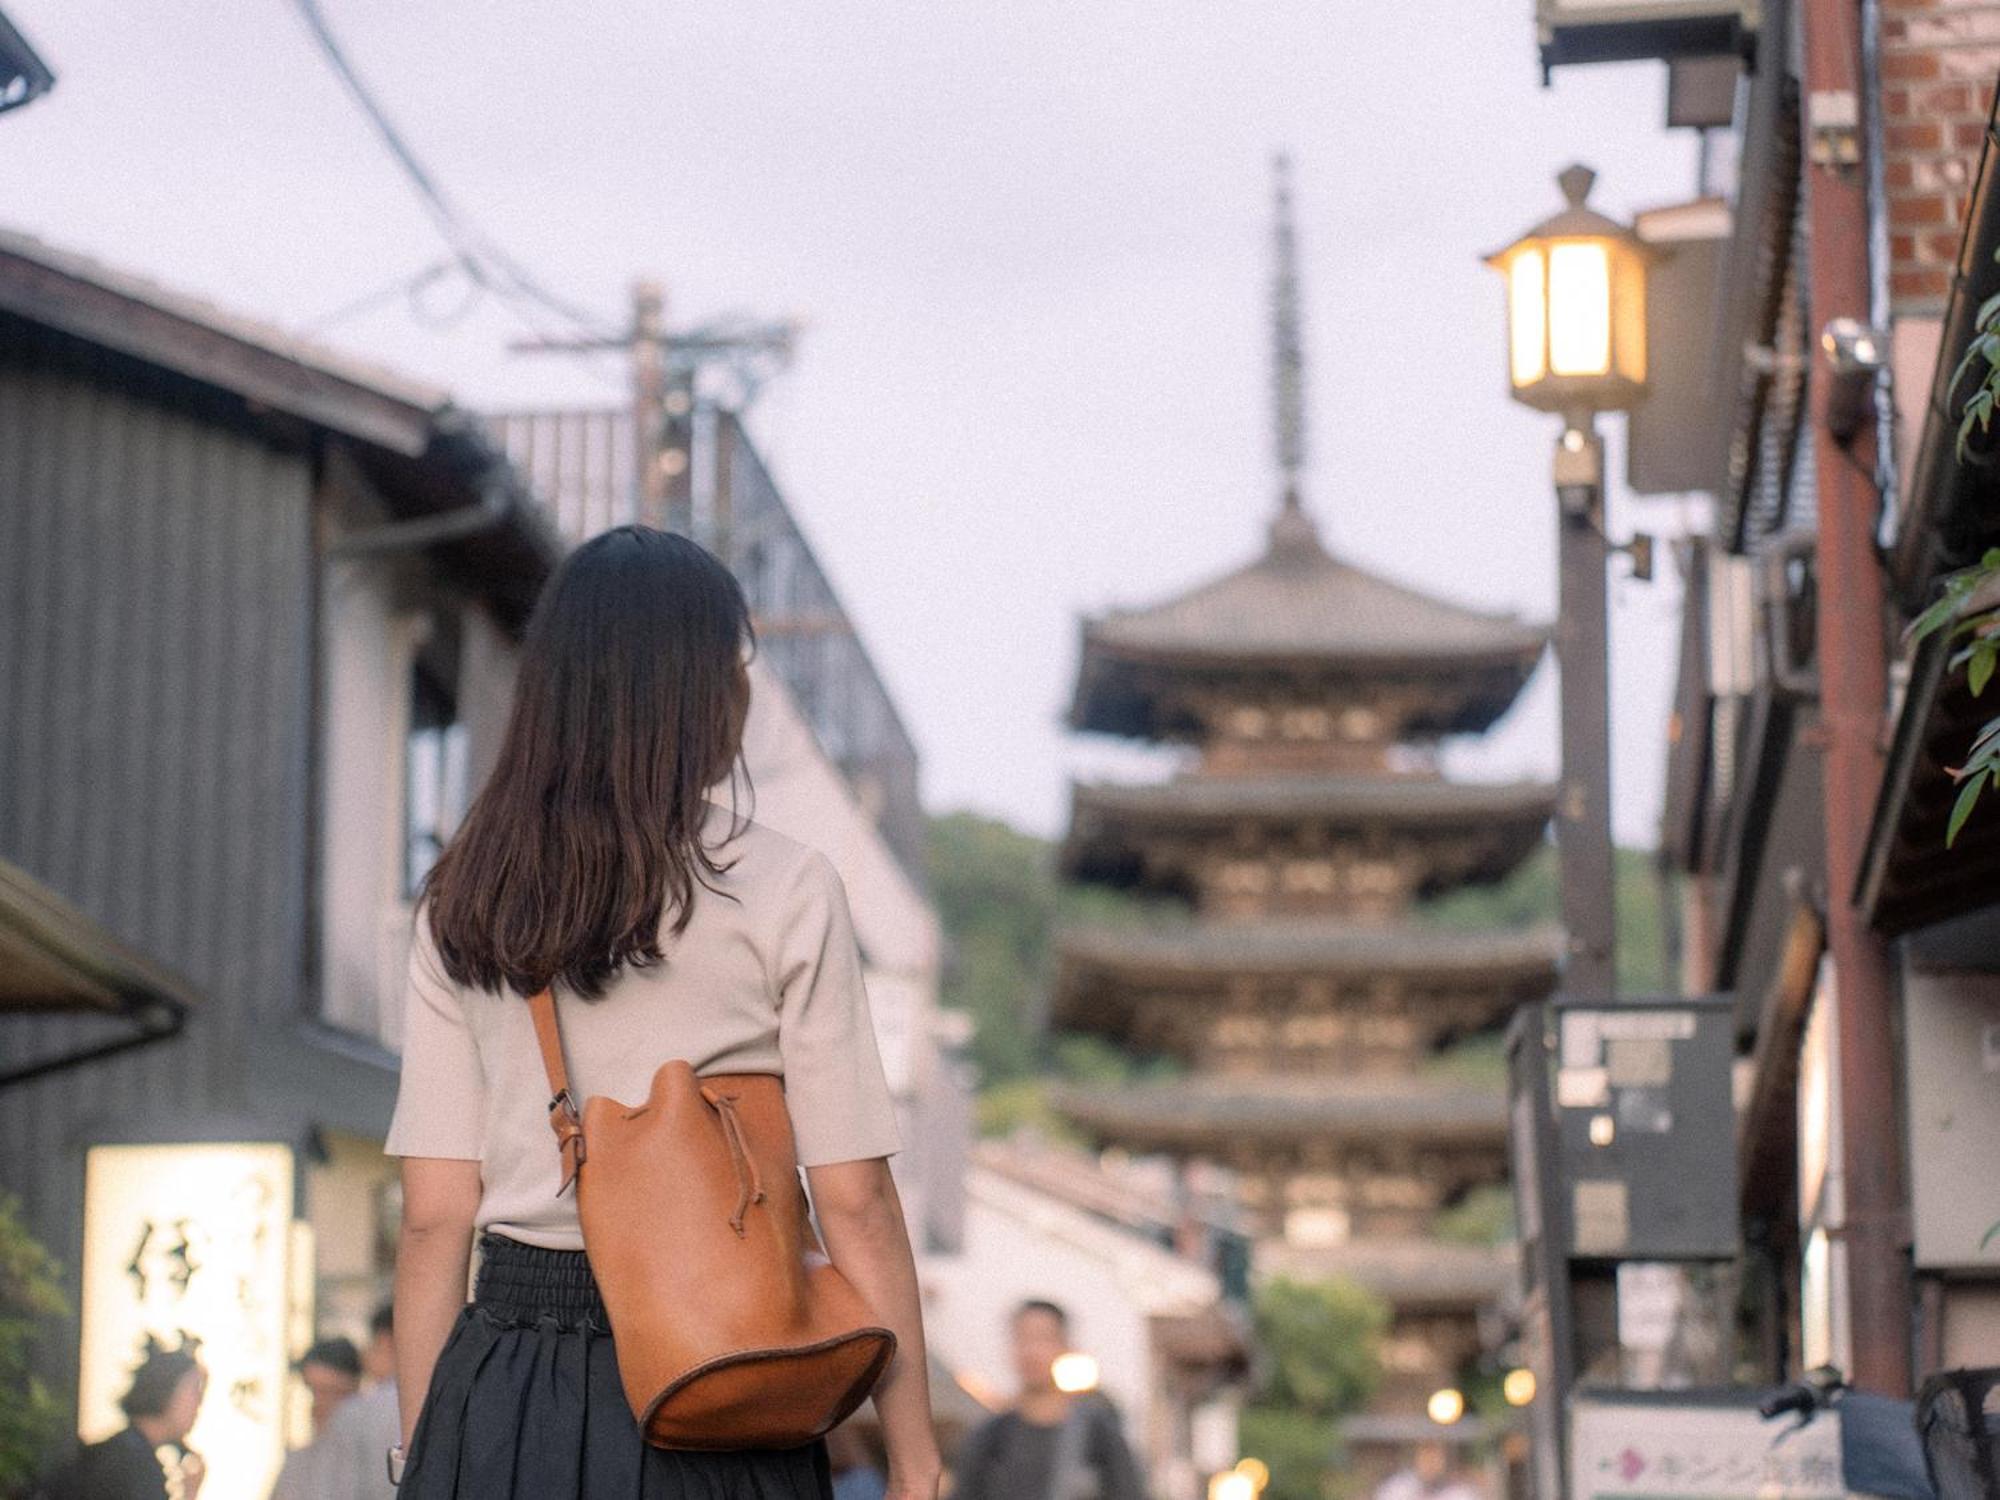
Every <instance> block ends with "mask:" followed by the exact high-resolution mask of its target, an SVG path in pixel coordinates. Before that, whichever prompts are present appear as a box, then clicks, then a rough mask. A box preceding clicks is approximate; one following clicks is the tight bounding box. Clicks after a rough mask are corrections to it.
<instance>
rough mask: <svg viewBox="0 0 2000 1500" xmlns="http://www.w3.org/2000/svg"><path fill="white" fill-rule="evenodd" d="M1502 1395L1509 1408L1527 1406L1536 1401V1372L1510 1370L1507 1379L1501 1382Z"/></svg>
mask: <svg viewBox="0 0 2000 1500" xmlns="http://www.w3.org/2000/svg"><path fill="white" fill-rule="evenodd" d="M1500 1394H1501V1395H1502V1396H1503V1397H1504V1398H1506V1402H1507V1404H1508V1405H1509V1406H1527V1405H1528V1404H1529V1403H1531V1402H1532V1401H1533V1400H1534V1399H1535V1372H1534V1371H1533V1370H1509V1371H1508V1372H1507V1378H1506V1379H1505V1380H1503V1381H1501V1382H1500Z"/></svg>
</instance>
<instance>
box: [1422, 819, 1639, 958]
mask: <svg viewBox="0 0 2000 1500" xmlns="http://www.w3.org/2000/svg"><path fill="white" fill-rule="evenodd" d="M1612 869H1613V875H1614V878H1615V880H1616V882H1617V894H1616V898H1615V899H1616V902H1617V913H1616V915H1617V922H1618V988H1619V989H1620V990H1621V991H1622V992H1623V993H1625V994H1628V995H1643V994H1657V993H1661V992H1664V991H1669V990H1672V989H1673V988H1674V980H1675V976H1674V974H1673V972H1672V968H1671V965H1670V962H1669V959H1670V955H1669V954H1668V952H1667V934H1666V929H1665V927H1664V925H1663V924H1662V922H1661V920H1660V872H1659V866H1658V863H1657V860H1656V858H1655V856H1654V855H1653V853H1652V852H1651V851H1650V850H1646V849H1619V850H1617V851H1615V855H1614V862H1613V866H1612ZM1560 870H1561V866H1560V863H1559V859H1558V856H1557V853H1556V848H1555V845H1553V844H1544V845H1543V846H1542V847H1541V848H1539V849H1537V850H1536V851H1535V852H1534V854H1533V855H1531V856H1530V857H1529V858H1527V859H1526V860H1524V861H1522V863H1521V866H1520V868H1519V869H1517V870H1515V871H1514V873H1513V874H1511V875H1509V876H1508V877H1507V878H1506V879H1505V880H1502V881H1499V882H1496V883H1495V884H1493V885H1485V886H1468V887H1466V888H1464V889H1462V890H1457V891H1453V892H1452V893H1451V894H1450V895H1448V896H1445V897H1442V898H1441V899H1439V900H1436V901H1432V902H1429V903H1427V904H1426V905H1424V906H1422V907H1419V908H1418V910H1417V919H1418V920H1419V921H1421V922H1425V923H1429V924H1431V925H1433V926H1438V927H1449V928H1453V929H1456V930H1460V931H1467V930H1470V931H1486V932H1494V931H1504V930H1507V929H1510V928H1512V929H1519V928H1522V927H1532V926H1534V925H1536V924H1537V923H1542V922H1549V923H1559V922H1560V921H1561V920H1562V887H1561V884H1560Z"/></svg>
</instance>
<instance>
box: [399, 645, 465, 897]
mask: <svg viewBox="0 0 2000 1500" xmlns="http://www.w3.org/2000/svg"><path fill="white" fill-rule="evenodd" d="M458 660H459V635H458V629H457V621H456V620H454V619H452V618H450V617H448V616H444V615H435V616H433V617H432V618H431V621H430V628H429V630H428V631H427V632H426V633H425V635H424V638H423V639H422V640H421V641H420V642H419V643H418V645H417V650H416V654H415V658H414V660H413V661H412V663H411V666H410V682H409V692H410V729H409V735H408V737H407V738H406V739H405V740H404V744H403V895H404V896H405V897H406V898H414V897H415V896H416V894H417V890H418V888H419V887H420V886H421V885H422V884H423V879H424V877H425V876H426V875H428V874H429V873H430V869H431V866H432V865H434V864H436V863H437V857H438V855H440V854H441V853H443V852H444V846H445V844H446V843H447V842H448V841H449V840H450V838H451V836H452V834H453V833H455V832H456V831H457V829H458V825H459V822H460V820H461V819H463V818H464V817H465V809H466V806H467V803H468V802H469V800H470V797H471V791H470V777H469V774H468V757H467V747H468V738H467V735H466V729H465V725H464V724H463V723H461V722H460V721H459V713H458Z"/></svg>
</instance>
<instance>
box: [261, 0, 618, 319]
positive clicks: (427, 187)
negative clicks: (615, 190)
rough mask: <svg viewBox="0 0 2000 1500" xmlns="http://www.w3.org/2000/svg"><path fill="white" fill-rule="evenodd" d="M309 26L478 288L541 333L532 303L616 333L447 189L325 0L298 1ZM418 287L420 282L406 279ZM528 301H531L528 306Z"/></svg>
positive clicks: (472, 282) (322, 51) (467, 276)
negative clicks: (377, 91)
mask: <svg viewBox="0 0 2000 1500" xmlns="http://www.w3.org/2000/svg"><path fill="white" fill-rule="evenodd" d="M293 3H294V5H295V6H296V8H297V9H298V12H299V15H300V17H301V18H302V19H303V20H304V21H305V23H306V29H307V30H308V31H310V32H311V33H312V37H313V40H314V42H315V43H316V44H317V45H318V47H319V50H320V53H321V55H322V56H323V57H324V58H325V59H326V62H327V65H328V66H329V67H331V68H332V69H333V71H334V73H335V75H336V76H337V77H338V78H339V79H340V81H341V83H342V85H343V86H345V88H346V89H347V92H348V94H349V95H350V96H351V97H352V98H353V100H354V102H355V104H356V105H357V106H358V107H359V108H360V110H361V112H362V114H364V115H365V116H367V118H368V122H369V124H370V125H372V126H373V127H374V129H375V133H376V134H377V135H378V136H380V137H381V139H382V144H383V145H384V146H385V147H386V148H387V149H388V152H389V155H390V156H391V157H392V158H394V160H395V162H396V164H397V166H398V167H400V168H401V169H402V172H403V175H404V176H405V177H407V178H408V179H409V181H410V185H411V186H412V187H413V188H414V189H415V190H416V193H417V196H418V197H419V198H420V199H421V200H422V201H423V204H424V207H425V209H426V210H427V211H428V212H429V214H430V216H431V219H432V221H433V222H434V223H435V224H436V226H437V229H438V232H439V234H441V235H442V236H443V237H444V241H445V243H446V244H447V245H448V246H449V247H450V248H451V251H452V256H453V259H454V260H455V261H456V262H457V264H458V267H459V269H460V270H462V271H463V272H464V273H465V276H466V278H467V280H468V281H469V282H471V284H472V285H473V286H474V287H477V288H480V289H483V290H485V291H490V292H492V293H493V294H494V295H496V296H498V297H499V298H500V299H501V300H502V301H504V302H506V303H507V304H508V305H509V306H510V307H512V308H513V309H514V311H515V312H516V314H517V315H518V316H520V318H521V320H522V322H524V323H525V324H527V325H528V327H529V328H530V329H531V330H532V331H533V332H535V333H537V334H544V333H545V329H544V328H543V327H542V326H541V325H540V324H539V323H538V322H537V320H536V319H535V318H534V317H533V316H531V315H530V313H529V311H528V307H529V306H533V307H536V308H538V309H540V310H541V311H543V312H546V313H552V314H554V315H555V316H556V317H558V318H560V319H561V320H562V321H563V322H565V323H567V324H569V325H570V326H571V327H572V328H573V329H574V330H576V331H577V332H580V333H583V334H585V335H586V336H588V337H591V338H600V339H602V338H616V337H618V332H617V330H614V329H612V328H610V327H609V326H607V325H606V324H605V322H604V321H603V320H602V319H601V318H598V317H597V316H595V315H594V314H592V313H591V312H590V311H588V310H587V309H585V308H583V307H580V306H579V305H577V304H576V303H574V302H571V301H570V300H569V299H568V298H566V297H562V296H560V295H558V294H557V293H555V292H552V291H550V290H549V288H548V287H546V286H544V285H543V284H542V283H541V281H540V280H539V279H537V278H536V277H535V276H534V275H533V273H532V272H530V271H529V270H528V269H527V268H526V267H525V266H523V265H522V264H521V263H520V262H519V261H517V260H516V259H514V257H513V256H512V255H510V254H508V252H507V251H506V249H505V248H504V247H502V246H501V245H500V244H499V243H498V242H497V241H495V240H494V239H493V238H492V236H490V235H488V234H486V233H485V232H484V231H483V230H481V229H480V228H479V227H478V226H477V225H476V224H475V223H473V222H472V220H471V219H470V218H468V217H467V216H466V215H465V214H463V213H462V212H460V211H459V209H458V207H457V205H456V204H454V203H453V202H452V201H451V198H450V196H449V195H448V194H447V193H446V192H445V191H444V188H443V186H442V185H441V184H440V183H439V182H438V180H437V178H436V176H435V175H434V174H433V173H432V172H431V171H430V169H429V168H427V167H426V166H425V165H424V163H423V161H422V160H421V159H420V158H419V157H418V156H417V154H416V152H415V151H413V150H412V149H411V148H410V146H409V144H408V142H406V141H405V140H404V139H403V137H402V134H401V132H400V131H398V130H397V128H396V126H395V123H394V122H393V121H392V120H391V119H390V118H389V116H388V113H387V112H386V111H385V110H384V109H383V108H382V106H381V104H380V103H379V102H378V101H377V100H376V98H375V96H374V94H373V93H372V92H370V90H369V88H368V85H367V84H366V83H365V82H364V81H363V80H362V78H361V75H360V74H359V73H358V72H356V71H355V68H354V65H353V63H352V62H350V61H349V60H348V57H347V54H346V52H345V51H344V50H342V48H341V45H340V41H339V38H337V37H336V36H335V35H334V34H333V29H332V27H331V26H330V25H328V23H327V19H326V13H325V12H324V11H323V10H322V9H321V7H320V4H319V0H293ZM405 284H406V285H412V286H414V284H415V283H414V281H412V282H409V283H405ZM524 304H525V305H524Z"/></svg>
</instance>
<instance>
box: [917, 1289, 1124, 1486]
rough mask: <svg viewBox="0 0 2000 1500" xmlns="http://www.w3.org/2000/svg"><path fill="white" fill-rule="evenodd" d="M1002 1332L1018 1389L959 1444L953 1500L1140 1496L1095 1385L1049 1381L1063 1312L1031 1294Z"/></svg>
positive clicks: (1065, 1325)
mask: <svg viewBox="0 0 2000 1500" xmlns="http://www.w3.org/2000/svg"><path fill="white" fill-rule="evenodd" d="M1009 1331H1010V1332H1011V1334H1012V1336H1013V1349H1014V1374H1015V1377H1016V1379H1018V1380H1019V1381H1020V1385H1021V1390H1020V1394H1019V1396H1017V1397H1016V1398H1015V1401H1014V1404H1013V1406H1011V1407H1010V1408H1009V1409H1007V1410H1006V1411H1003V1412H1001V1413H999V1414H998V1415H997V1416H993V1417H989V1418H987V1420H986V1421H984V1422H982V1423H981V1424H980V1425H979V1426H978V1427H976V1428H974V1429H973V1431H972V1432H971V1434H970V1435H969V1436H968V1437H967V1438H966V1439H965V1442H964V1443H963V1444H962V1445H961V1446H960V1448H959V1451H958V1455H957V1458H956V1460H955V1462H954V1463H953V1465H952V1474H953V1477H954V1479H955V1481H956V1483H955V1484H954V1486H953V1488H952V1500H1085V1497H1098V1500H1146V1484H1145V1480H1144V1478H1143V1476H1142V1475H1141V1474H1140V1471H1139V1464H1138V1460H1137V1459H1135V1458H1134V1457H1133V1456H1132V1449H1131V1448H1130V1446H1129V1445H1128V1444H1127V1443H1126V1441H1125V1433H1124V1428H1123V1423H1122V1422H1121V1421H1120V1420H1119V1416H1118V1409H1117V1408H1116V1407H1115V1406H1113V1405H1112V1404H1111V1402H1110V1401H1109V1400H1108V1399H1106V1398H1105V1397H1104V1396H1103V1395H1101V1394H1100V1393H1098V1392H1097V1391H1094V1390H1089V1391H1074V1392H1072V1391H1065V1390H1063V1389H1062V1388H1061V1387H1060V1386H1058V1385H1057V1384H1056V1378H1055V1365H1056V1360H1057V1359H1058V1358H1060V1357H1061V1356H1062V1355H1064V1354H1066V1353H1068V1352H1069V1349H1070V1340H1069V1314H1068V1313H1066V1312H1065V1311H1064V1310H1063V1309H1062V1308H1061V1307H1060V1306H1059V1305H1057V1304H1056V1303H1054V1302H1050V1301H1047V1300H1045V1299H1043V1298H1040V1297H1037V1298H1033V1299H1031V1300H1029V1301H1026V1302H1023V1303H1022V1304H1021V1305H1020V1306H1019V1307H1017V1308H1016V1309H1015V1310H1014V1315H1013V1319H1012V1326H1011V1328H1010V1330H1009Z"/></svg>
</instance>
